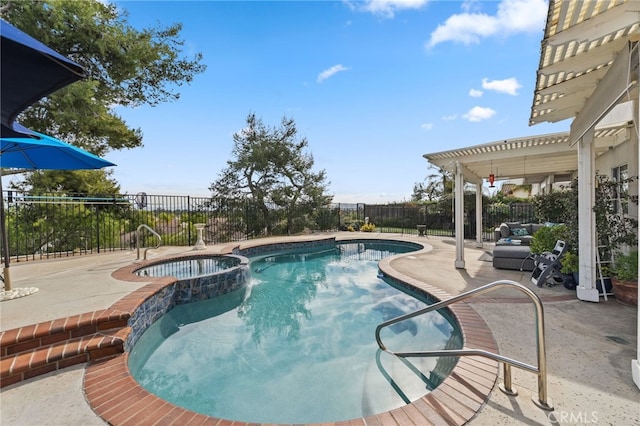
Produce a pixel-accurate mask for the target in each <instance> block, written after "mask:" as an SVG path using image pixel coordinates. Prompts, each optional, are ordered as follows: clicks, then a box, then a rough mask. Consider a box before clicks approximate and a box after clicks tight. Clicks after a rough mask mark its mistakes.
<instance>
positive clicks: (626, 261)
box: [611, 250, 638, 306]
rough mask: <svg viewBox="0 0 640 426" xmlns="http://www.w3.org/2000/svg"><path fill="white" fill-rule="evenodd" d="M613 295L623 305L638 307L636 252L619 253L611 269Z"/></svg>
mask: <svg viewBox="0 0 640 426" xmlns="http://www.w3.org/2000/svg"><path fill="white" fill-rule="evenodd" d="M611 271H612V277H611V284H612V286H613V295H614V296H615V298H616V301H617V302H618V303H621V304H623V305H631V306H637V305H638V251H637V250H631V251H630V252H628V253H619V254H618V255H617V256H616V257H615V262H614V263H613V267H612V269H611Z"/></svg>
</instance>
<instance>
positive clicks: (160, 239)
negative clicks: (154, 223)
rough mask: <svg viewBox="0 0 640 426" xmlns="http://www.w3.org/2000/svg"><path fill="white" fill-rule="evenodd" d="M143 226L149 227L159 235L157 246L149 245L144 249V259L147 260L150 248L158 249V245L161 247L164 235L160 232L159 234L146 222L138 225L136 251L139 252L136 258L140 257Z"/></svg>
mask: <svg viewBox="0 0 640 426" xmlns="http://www.w3.org/2000/svg"><path fill="white" fill-rule="evenodd" d="M142 228H145V229H147V230H148V231H149V232H151V233H152V234H153V235H155V236H156V237H158V244H157V245H156V246H155V247H147V248H145V249H144V252H143V257H142V259H143V260H147V251H148V250H150V249H157V248H158V247H160V245H161V244H162V237H161V236H160V234H158V233H157V232H156V231H154V230H153V228H151V227H150V226H149V225H146V224H144V223H143V224H142V225H140V226H138V227H137V228H136V252H137V257H136V259H140V230H141V229H142Z"/></svg>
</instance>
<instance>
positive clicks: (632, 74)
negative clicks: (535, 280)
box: [529, 0, 640, 388]
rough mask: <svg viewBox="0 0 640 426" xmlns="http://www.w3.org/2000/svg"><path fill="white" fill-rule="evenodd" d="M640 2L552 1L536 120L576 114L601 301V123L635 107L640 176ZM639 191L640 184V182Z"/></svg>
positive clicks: (589, 266) (587, 242) (583, 272)
mask: <svg viewBox="0 0 640 426" xmlns="http://www.w3.org/2000/svg"><path fill="white" fill-rule="evenodd" d="M639 40H640V2H638V1H633V0H632V1H627V0H608V1H589V2H585V1H580V0H550V1H549V13H548V16H547V24H546V28H545V33H544V38H543V40H542V52H541V56H540V64H539V66H538V78H537V83H536V89H535V92H534V99H533V106H532V108H531V117H530V120H529V123H530V124H537V123H541V122H544V121H548V122H556V121H560V120H564V119H573V121H572V123H571V128H570V131H569V144H570V145H572V146H573V145H575V146H577V150H578V182H579V186H578V238H579V240H580V248H579V252H578V256H579V258H580V284H579V286H578V288H577V289H576V290H577V295H578V298H579V299H580V300H586V301H592V302H598V301H599V294H598V290H597V288H596V287H595V276H596V274H595V271H596V262H595V252H596V250H597V244H596V231H595V229H596V227H595V215H594V214H593V212H592V209H591V206H593V205H594V200H595V190H594V180H595V179H594V175H595V159H596V156H597V149H596V145H597V137H596V131H595V129H596V127H597V126H598V125H599V124H600V123H602V122H603V121H606V120H607V118H608V117H609V116H611V115H613V114H615V113H616V110H619V109H620V108H622V107H624V105H628V106H629V108H628V109H629V114H628V117H627V118H628V120H629V121H628V124H629V125H630V126H629V127H630V130H631V135H630V136H631V138H632V139H631V141H632V144H631V146H632V149H630V150H629V151H628V154H629V156H630V161H629V169H630V171H631V172H632V173H634V174H635V175H638V172H639V170H638V163H639V161H638V156H639V150H638V123H639V122H640V108H639V105H638V99H639V98H638V92H639V90H638V77H639V76H638V67H639V65H640V60H639V59H638V49H639V43H638V41H639ZM636 191H637V187H636ZM639 359H640V307H639V308H638V347H637V357H636V359H635V360H632V361H631V371H632V375H633V380H634V382H635V383H636V385H637V386H638V387H639V388H640V364H639V362H638V360H639Z"/></svg>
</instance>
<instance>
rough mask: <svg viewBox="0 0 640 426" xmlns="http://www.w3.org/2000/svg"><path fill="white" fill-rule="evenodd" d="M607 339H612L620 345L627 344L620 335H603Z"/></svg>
mask: <svg viewBox="0 0 640 426" xmlns="http://www.w3.org/2000/svg"><path fill="white" fill-rule="evenodd" d="M605 337H606V338H607V339H609V340H612V341H614V342H616V343H620V344H621V345H628V344H629V342H628V341H627V340H625V339H623V338H622V337H618V336H605Z"/></svg>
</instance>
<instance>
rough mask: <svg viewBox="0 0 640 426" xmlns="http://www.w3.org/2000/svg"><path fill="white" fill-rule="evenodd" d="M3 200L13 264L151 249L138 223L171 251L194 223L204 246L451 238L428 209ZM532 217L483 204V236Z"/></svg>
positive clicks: (445, 216) (141, 199) (142, 197)
mask: <svg viewBox="0 0 640 426" xmlns="http://www.w3.org/2000/svg"><path fill="white" fill-rule="evenodd" d="M3 195H4V199H3V202H4V206H5V213H6V215H5V216H6V229H7V235H8V243H9V253H10V256H11V258H12V259H15V260H16V261H21V260H34V259H45V258H51V257H65V256H76V255H82V254H88V253H100V252H105V251H115V250H130V249H133V248H136V247H137V244H139V245H140V247H148V246H152V245H155V240H153V238H155V236H153V235H152V234H151V233H150V232H148V231H146V230H145V229H144V228H142V227H141V225H147V226H149V227H151V228H153V229H154V230H155V231H156V232H158V233H159V234H160V235H161V237H162V244H164V245H177V246H189V245H194V244H195V243H196V240H197V232H196V226H195V225H196V224H205V228H204V240H205V242H206V243H207V244H219V243H226V242H234V241H242V240H247V239H252V238H257V237H262V236H267V235H287V234H297V233H302V232H308V231H335V230H344V231H354V232H355V231H360V230H363V231H364V230H366V229H367V227H366V226H363V225H365V224H367V223H369V224H375V232H391V233H401V234H418V229H417V226H418V225H424V228H425V231H424V232H425V234H426V235H438V236H451V237H453V236H454V224H453V214H452V209H451V208H442V207H439V206H438V205H435V204H433V205H423V204H412V203H402V204H387V205H371V204H364V203H353V204H349V203H337V204H331V205H329V206H326V207H323V208H319V209H315V210H313V211H312V212H308V211H307V210H305V209H304V206H300V207H299V208H294V209H291V210H290V211H286V210H285V209H282V208H277V207H276V206H267V209H266V211H265V209H263V208H261V207H260V206H257V205H256V204H255V203H251V202H250V201H235V200H219V199H212V198H209V197H192V196H170V195H148V194H144V193H140V194H136V195H127V194H125V195H117V196H108V197H87V196H81V195H79V196H66V197H60V196H54V195H34V194H27V193H18V192H16V191H5V192H4V193H3ZM532 216H533V209H532V208H531V206H529V205H528V204H523V205H511V206H499V207H496V206H488V207H486V208H485V209H484V211H483V220H484V224H485V229H484V230H483V238H485V239H486V240H490V239H492V238H493V229H494V228H495V227H496V226H498V225H499V224H500V223H501V222H503V221H516V220H520V221H522V222H528V221H533V220H532ZM139 228H141V229H140V232H137V230H138V229H139ZM137 238H140V241H139V242H138V241H137V240H136V239H137ZM465 238H475V212H474V211H470V212H468V214H467V215H465ZM0 247H2V245H0ZM4 255H5V253H2V256H4Z"/></svg>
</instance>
